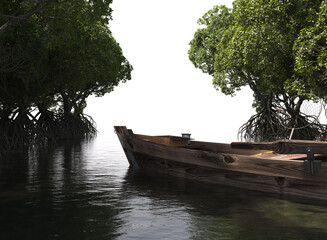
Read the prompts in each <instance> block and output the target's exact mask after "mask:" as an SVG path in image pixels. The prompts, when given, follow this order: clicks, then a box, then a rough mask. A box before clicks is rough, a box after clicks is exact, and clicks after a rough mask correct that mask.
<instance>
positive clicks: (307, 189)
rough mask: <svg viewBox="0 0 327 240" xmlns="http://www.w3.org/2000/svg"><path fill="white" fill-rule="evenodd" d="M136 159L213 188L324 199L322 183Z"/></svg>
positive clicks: (145, 165)
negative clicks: (215, 186)
mask: <svg viewBox="0 0 327 240" xmlns="http://www.w3.org/2000/svg"><path fill="white" fill-rule="evenodd" d="M136 159H137V160H138V161H140V162H142V164H143V168H146V169H148V170H150V171H159V172H161V173H165V174H168V175H172V176H175V177H182V178H187V179H191V180H194V181H199V182H204V183H210V184H215V185H226V186H232V187H238V188H242V189H250V190H255V191H261V192H269V193H273V194H278V195H283V196H297V197H301V198H303V197H305V198H314V199H319V200H327V187H326V183H322V182H316V181H308V180H300V179H289V178H282V177H271V176H262V175H257V174H248V173H238V172H233V171H226V170H214V169H208V168H201V167H194V166H187V165H182V164H178V163H175V162H170V161H166V160H163V159H154V158H153V157H151V156H147V155H143V154H138V153H137V154H136Z"/></svg>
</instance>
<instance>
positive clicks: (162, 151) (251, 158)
mask: <svg viewBox="0 0 327 240" xmlns="http://www.w3.org/2000/svg"><path fill="white" fill-rule="evenodd" d="M115 130H116V133H117V135H118V137H119V139H120V141H121V144H122V147H123V149H124V151H125V154H126V157H127V159H128V161H129V163H130V165H131V166H132V167H135V168H143V169H147V170H149V171H151V172H160V173H164V174H168V175H172V176H175V177H182V178H186V179H191V180H193V181H199V182H202V183H209V184H215V185H217V186H219V185H227V186H232V187H237V188H242V189H249V190H255V191H261V192H269V193H273V194H277V195H282V196H285V197H287V196H297V197H301V198H312V199H320V200H327V188H326V186H327V178H326V166H325V162H322V163H321V165H322V166H321V171H320V172H319V173H317V174H315V175H313V174H310V173H308V172H307V171H305V169H304V167H303V160H304V159H303V155H294V157H293V158H292V156H289V157H285V156H284V155H276V154H275V155H276V156H275V155H274V156H272V155H269V154H262V153H265V152H267V151H266V150H264V149H260V150H253V149H250V150H249V149H248V150H246V149H245V150H244V149H243V150H242V149H236V150H235V149H232V148H231V146H230V145H229V144H215V143H205V142H192V143H191V144H190V146H185V147H176V146H166V145H163V144H159V143H155V142H151V141H149V140H148V139H147V138H151V136H145V135H137V134H134V133H133V132H132V131H131V130H127V129H126V127H115ZM265 155H266V156H265ZM268 155H269V156H268ZM283 158H285V159H283Z"/></svg>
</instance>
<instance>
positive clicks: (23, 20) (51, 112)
mask: <svg viewBox="0 0 327 240" xmlns="http://www.w3.org/2000/svg"><path fill="white" fill-rule="evenodd" d="M111 2H112V0H73V1H67V0H51V1H49V0H40V1H33V0H16V1H2V3H1V5H0V123H1V124H2V125H1V124H0V127H2V129H3V131H4V132H7V133H8V136H9V137H8V138H6V141H7V140H8V139H9V140H10V141H11V140H13V138H12V137H10V136H12V135H13V134H12V132H11V131H14V132H16V133H17V134H18V132H19V133H20V134H22V135H24V136H25V135H26V134H27V135H28V138H29V137H32V138H34V137H35V135H37V134H38V133H40V132H42V134H44V136H48V135H49V134H47V133H46V132H48V133H49V132H52V133H54V135H56V137H58V136H60V137H76V136H85V134H86V135H87V134H88V133H94V132H95V128H94V125H93V123H92V119H91V118H88V117H87V116H85V115H84V114H83V110H84V108H85V107H86V99H87V97H88V96H90V95H92V94H93V95H96V96H103V95H104V94H106V93H109V92H111V91H113V89H114V87H115V86H117V85H118V84H119V83H120V82H125V81H127V80H129V79H131V71H132V66H131V65H130V64H129V62H128V61H127V59H126V58H125V57H124V55H123V53H122V49H121V48H120V46H119V44H118V43H117V41H116V40H115V39H114V37H113V36H112V33H111V31H110V29H109V27H108V23H109V21H110V19H111V12H112V9H111V8H110V3H111ZM8 124H9V125H10V126H9V125H8ZM81 124H82V125H83V124H84V125H83V126H84V127H81V126H82V125H81ZM18 129H21V131H20V130H19V131H18ZM58 129H59V130H58ZM60 129H61V131H60ZM25 137H26V136H25ZM15 139H17V138H15ZM21 139H24V141H25V140H26V139H25V138H24V137H22V138H21Z"/></svg>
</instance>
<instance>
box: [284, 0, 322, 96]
mask: <svg viewBox="0 0 327 240" xmlns="http://www.w3.org/2000/svg"><path fill="white" fill-rule="evenodd" d="M294 52H295V76H296V77H297V79H296V81H294V82H289V83H288V87H289V88H290V89H292V90H293V91H297V92H298V93H299V94H303V95H304V94H306V95H308V96H310V97H315V96H317V97H319V98H326V96H327V84H326V80H327V71H326V69H327V2H326V1H322V3H321V6H320V9H319V12H318V13H317V19H316V21H315V22H314V24H313V25H312V26H308V27H306V28H304V29H302V30H301V32H300V35H299V37H298V39H297V40H296V42H295V45H294Z"/></svg>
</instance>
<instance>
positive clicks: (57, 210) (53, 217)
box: [0, 141, 124, 239]
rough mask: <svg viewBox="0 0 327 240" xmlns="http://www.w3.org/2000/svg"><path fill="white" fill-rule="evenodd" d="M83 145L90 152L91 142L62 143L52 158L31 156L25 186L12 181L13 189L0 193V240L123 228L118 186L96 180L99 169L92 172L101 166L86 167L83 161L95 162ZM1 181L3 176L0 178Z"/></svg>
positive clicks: (90, 234)
mask: <svg viewBox="0 0 327 240" xmlns="http://www.w3.org/2000/svg"><path fill="white" fill-rule="evenodd" d="M86 144H88V148H90V146H91V144H92V143H85V142H81V141H76V142H67V141H66V142H65V143H64V144H62V145H60V146H59V147H58V148H57V149H55V150H54V151H53V152H52V153H49V152H47V153H39V154H36V155H35V157H36V158H35V159H34V162H33V164H34V166H32V167H30V170H33V171H34V172H33V174H32V175H33V178H32V179H30V180H31V181H30V182H28V181H27V179H26V178H25V179H22V181H19V182H18V179H15V181H16V185H17V182H18V183H19V185H17V186H16V185H15V184H14V183H12V185H11V186H10V191H9V190H8V191H0V208H1V215H0V225H1V231H0V239H23V238H24V239H57V238H58V239H116V238H117V236H119V229H120V226H121V225H122V224H123V222H122V220H121V219H120V217H119V214H120V213H121V212H122V211H123V210H124V206H123V204H122V202H121V198H120V193H121V190H120V183H117V182H111V181H110V180H109V178H110V174H111V173H110V172H107V173H106V174H107V175H104V176H101V177H99V175H97V174H98V173H99V172H100V173H101V169H100V170H99V169H97V168H101V167H102V166H99V165H96V164H95V165H92V166H91V167H90V163H89V162H88V161H96V160H94V159H88V157H89V155H90V154H89V153H88V154H86V155H85V152H86V151H87V149H86V148H85V146H86ZM15 160H17V162H20V163H21V162H22V161H23V160H19V159H15ZM11 162H12V163H13V162H14V159H11ZM31 163H32V162H31ZM13 165H14V166H15V167H17V168H16V170H17V169H18V170H17V172H16V174H17V176H18V177H19V176H25V175H27V172H28V170H27V169H26V168H21V170H20V169H19V166H17V165H19V164H14V163H13ZM35 166H36V167H35ZM1 168H2V166H0V169H1ZM1 171H2V170H1ZM13 173H14V172H11V174H13ZM2 178H4V179H7V176H6V175H5V176H3V175H0V180H2ZM0 187H2V186H1V185H0ZM8 193H9V194H8Z"/></svg>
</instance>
